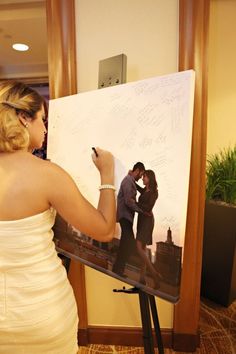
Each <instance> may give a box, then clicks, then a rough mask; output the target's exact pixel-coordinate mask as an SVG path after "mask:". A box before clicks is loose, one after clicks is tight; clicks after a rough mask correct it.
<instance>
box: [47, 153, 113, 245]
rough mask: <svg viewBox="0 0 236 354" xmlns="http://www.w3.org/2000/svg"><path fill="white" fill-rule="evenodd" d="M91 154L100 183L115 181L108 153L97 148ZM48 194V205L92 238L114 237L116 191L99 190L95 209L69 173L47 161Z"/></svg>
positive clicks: (111, 161)
mask: <svg viewBox="0 0 236 354" xmlns="http://www.w3.org/2000/svg"><path fill="white" fill-rule="evenodd" d="M97 152H98V157H95V156H94V157H93V160H94V163H95V165H96V167H97V168H98V170H99V172H100V176H101V184H112V185H113V184H114V162H113V157H112V155H111V154H110V153H108V152H106V151H104V150H101V149H98V148H97ZM47 181H48V182H47V188H48V190H47V195H48V201H49V203H50V205H52V206H53V207H54V208H55V209H56V210H57V212H58V213H59V214H60V215H61V217H62V218H63V219H65V220H66V221H67V222H68V223H70V224H71V225H73V226H74V227H76V228H77V229H78V230H80V231H81V232H82V233H84V234H86V235H88V236H91V237H92V238H94V239H96V240H98V241H103V242H107V241H110V240H111V239H112V238H113V235H114V230H115V223H116V219H115V217H116V203H115V193H114V190H112V189H102V190H101V191H100V197H99V202H98V207H97V209H96V208H95V207H94V206H93V205H92V204H90V203H89V202H88V200H87V199H86V198H84V197H83V195H82V194H81V193H80V191H79V189H78V188H77V186H76V184H75V182H74V181H73V179H72V178H71V177H70V175H69V174H68V173H67V172H65V171H64V170H63V169H62V168H60V167H59V166H57V165H55V164H53V163H49V166H48V170H47Z"/></svg>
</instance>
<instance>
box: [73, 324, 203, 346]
mask: <svg viewBox="0 0 236 354" xmlns="http://www.w3.org/2000/svg"><path fill="white" fill-rule="evenodd" d="M161 334H162V340H163V345H164V347H165V348H172V349H174V350H176V351H185V352H194V351H195V350H196V349H197V347H198V346H199V342H200V340H199V335H192V334H182V333H173V330H172V329H162V330H161ZM142 336H143V333H142V329H141V328H134V327H108V326H89V327H88V328H87V329H79V331H78V343H79V345H82V346H86V345H88V344H104V345H122V346H134V347H142V346H143V338H142ZM153 338H154V345H155V346H157V343H156V337H155V334H154V331H153Z"/></svg>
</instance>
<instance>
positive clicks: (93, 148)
mask: <svg viewBox="0 0 236 354" xmlns="http://www.w3.org/2000/svg"><path fill="white" fill-rule="evenodd" d="M92 150H93V151H94V153H95V155H96V157H98V153H97V150H96V149H95V147H92Z"/></svg>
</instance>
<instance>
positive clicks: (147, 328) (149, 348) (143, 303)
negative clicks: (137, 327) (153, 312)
mask: <svg viewBox="0 0 236 354" xmlns="http://www.w3.org/2000/svg"><path fill="white" fill-rule="evenodd" d="M139 303H140V312H141V319H142V327H143V344H144V351H145V353H149V354H154V353H155V352H154V344H153V338H152V327H151V317H150V308H149V302H148V295H147V294H146V293H144V292H143V291H142V290H139Z"/></svg>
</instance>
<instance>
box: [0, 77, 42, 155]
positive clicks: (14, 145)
mask: <svg viewBox="0 0 236 354" xmlns="http://www.w3.org/2000/svg"><path fill="white" fill-rule="evenodd" d="M42 105H45V101H44V98H43V97H41V96H40V95H39V94H38V93H37V92H36V91H34V90H33V89H32V88H30V87H28V86H27V85H25V84H23V83H22V82H16V81H14V82H13V81H7V82H2V83H0V152H14V151H17V150H23V149H27V148H28V146H29V140H30V138H29V133H28V130H27V128H26V127H25V126H24V125H23V124H22V122H21V121H20V119H19V116H18V115H19V114H20V113H23V114H24V115H25V117H27V118H31V119H32V120H33V119H35V114H36V113H37V112H38V111H39V110H40V109H41V108H42Z"/></svg>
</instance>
